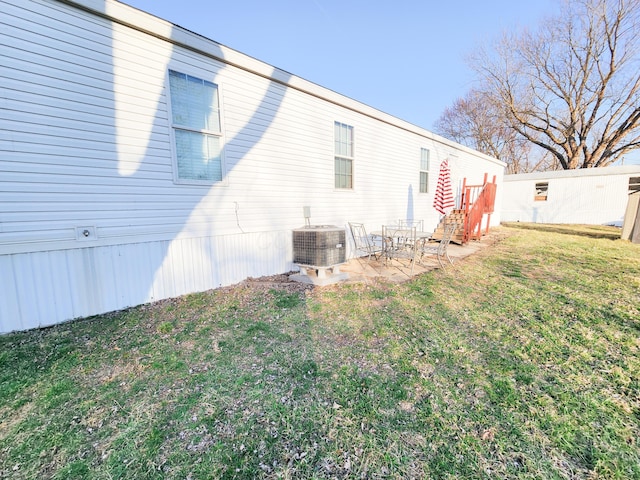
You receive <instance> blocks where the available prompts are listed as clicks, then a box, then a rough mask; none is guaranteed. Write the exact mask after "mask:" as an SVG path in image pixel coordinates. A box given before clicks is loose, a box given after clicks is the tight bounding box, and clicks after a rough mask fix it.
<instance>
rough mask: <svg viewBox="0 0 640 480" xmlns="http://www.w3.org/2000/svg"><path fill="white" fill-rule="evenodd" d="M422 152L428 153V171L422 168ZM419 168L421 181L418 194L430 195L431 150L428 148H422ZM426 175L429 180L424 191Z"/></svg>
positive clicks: (419, 181)
mask: <svg viewBox="0 0 640 480" xmlns="http://www.w3.org/2000/svg"><path fill="white" fill-rule="evenodd" d="M422 152H427V168H426V170H425V169H423V168H422ZM418 167H419V180H418V192H419V193H429V177H430V176H431V149H429V148H426V147H420V164H419V165H418ZM423 173H425V174H426V175H427V179H426V182H425V185H424V187H425V189H424V190H422V174H423Z"/></svg>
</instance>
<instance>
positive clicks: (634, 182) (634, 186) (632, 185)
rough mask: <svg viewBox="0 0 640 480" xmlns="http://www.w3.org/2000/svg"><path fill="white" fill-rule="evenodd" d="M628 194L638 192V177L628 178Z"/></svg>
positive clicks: (639, 178)
mask: <svg viewBox="0 0 640 480" xmlns="http://www.w3.org/2000/svg"><path fill="white" fill-rule="evenodd" d="M629 192H631V193H633V192H640V177H631V178H629Z"/></svg>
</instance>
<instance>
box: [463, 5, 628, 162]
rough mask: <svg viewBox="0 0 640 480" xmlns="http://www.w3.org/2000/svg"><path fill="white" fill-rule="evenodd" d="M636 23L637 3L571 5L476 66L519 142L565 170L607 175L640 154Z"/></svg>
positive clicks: (481, 56)
mask: <svg viewBox="0 0 640 480" xmlns="http://www.w3.org/2000/svg"><path fill="white" fill-rule="evenodd" d="M639 16H640V0H567V1H566V2H565V4H564V6H563V9H562V12H561V14H560V15H558V16H557V17H554V18H550V19H548V20H547V21H545V22H544V23H542V24H541V26H540V28H539V29H537V30H536V31H531V32H530V31H525V32H522V33H519V34H514V35H505V36H504V37H503V38H502V40H500V41H499V42H498V43H497V45H496V47H495V49H493V51H492V52H490V53H487V51H484V52H479V53H478V54H477V55H475V56H474V57H473V58H472V60H471V64H472V67H474V68H475V70H476V71H477V72H478V73H479V74H480V77H481V80H482V85H483V88H482V91H483V93H484V94H485V95H487V96H488V97H490V98H491V99H492V101H493V102H495V104H496V105H500V106H501V107H502V108H503V109H504V114H505V117H506V118H507V119H508V122H509V124H510V126H511V127H512V128H513V129H514V130H515V131H516V132H517V133H518V134H520V135H522V137H524V138H526V139H527V140H528V141H529V142H532V143H533V144H534V145H537V146H538V147H540V148H542V149H543V150H545V151H546V152H548V153H549V154H550V155H552V156H553V157H554V158H555V159H556V160H557V162H558V163H559V164H560V165H561V166H562V168H564V169H573V168H589V167H603V166H606V165H609V164H611V163H613V162H615V161H616V160H618V159H619V158H621V157H622V156H623V155H624V154H626V153H629V152H630V151H632V150H634V149H637V148H639V147H640V128H639V127H640V58H639V57H638V53H639V47H640V37H639V36H638V31H640V22H639Z"/></svg>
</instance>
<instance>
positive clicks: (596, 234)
mask: <svg viewBox="0 0 640 480" xmlns="http://www.w3.org/2000/svg"><path fill="white" fill-rule="evenodd" d="M502 225H504V226H505V227H509V228H519V229H521V230H536V231H539V232H549V233H561V234H563V235H579V236H582V237H590V238H604V239H608V240H619V239H620V233H621V231H620V229H619V228H618V227H612V226H607V225H568V224H560V223H520V222H505V223H503V224H502Z"/></svg>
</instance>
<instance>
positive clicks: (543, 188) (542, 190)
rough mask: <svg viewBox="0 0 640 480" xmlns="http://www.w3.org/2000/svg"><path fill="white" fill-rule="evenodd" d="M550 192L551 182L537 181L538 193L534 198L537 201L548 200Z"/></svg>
mask: <svg viewBox="0 0 640 480" xmlns="http://www.w3.org/2000/svg"><path fill="white" fill-rule="evenodd" d="M548 194H549V182H540V183H536V193H535V195H534V197H533V200H534V201H536V202H546V201H547V196H548Z"/></svg>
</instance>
